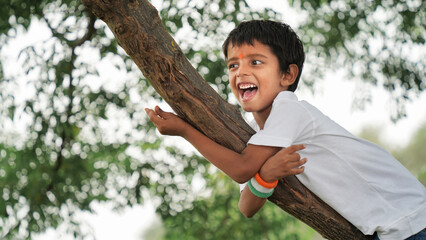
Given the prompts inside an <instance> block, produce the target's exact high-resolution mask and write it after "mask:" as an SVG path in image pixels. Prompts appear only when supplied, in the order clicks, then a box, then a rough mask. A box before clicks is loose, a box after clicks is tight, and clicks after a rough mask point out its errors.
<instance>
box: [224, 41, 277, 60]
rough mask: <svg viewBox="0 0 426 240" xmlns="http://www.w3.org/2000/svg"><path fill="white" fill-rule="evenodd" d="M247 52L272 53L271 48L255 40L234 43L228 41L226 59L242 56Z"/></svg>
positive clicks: (247, 53)
mask: <svg viewBox="0 0 426 240" xmlns="http://www.w3.org/2000/svg"><path fill="white" fill-rule="evenodd" d="M249 54H261V55H265V56H267V55H270V54H272V55H273V52H272V50H271V48H270V47H269V46H268V45H266V44H263V43H261V42H259V41H257V40H255V41H253V44H250V43H242V44H239V45H234V44H232V43H230V44H229V45H228V59H231V58H242V57H244V56H246V55H249Z"/></svg>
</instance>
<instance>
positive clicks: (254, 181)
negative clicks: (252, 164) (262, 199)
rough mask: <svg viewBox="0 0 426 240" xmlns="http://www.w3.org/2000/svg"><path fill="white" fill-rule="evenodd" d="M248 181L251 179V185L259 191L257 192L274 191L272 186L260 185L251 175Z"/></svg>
mask: <svg viewBox="0 0 426 240" xmlns="http://www.w3.org/2000/svg"><path fill="white" fill-rule="evenodd" d="M250 181H251V185H252V186H253V187H254V188H255V189H256V190H257V191H259V192H261V193H271V192H273V191H274V189H273V188H266V187H264V186H262V185H260V184H259V183H258V182H257V181H256V178H254V177H252V178H251V179H250Z"/></svg>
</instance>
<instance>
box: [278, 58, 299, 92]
mask: <svg viewBox="0 0 426 240" xmlns="http://www.w3.org/2000/svg"><path fill="white" fill-rule="evenodd" d="M298 73H299V68H298V67H297V65H296V64H290V65H289V66H288V69H287V72H285V73H283V75H282V77H281V86H283V87H286V88H287V87H288V86H290V85H291V84H293V83H294V81H296V78H297V74H298Z"/></svg>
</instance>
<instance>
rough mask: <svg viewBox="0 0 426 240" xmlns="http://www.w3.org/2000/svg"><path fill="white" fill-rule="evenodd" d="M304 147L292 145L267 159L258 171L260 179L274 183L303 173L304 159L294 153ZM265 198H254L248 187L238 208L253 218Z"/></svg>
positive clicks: (242, 193)
mask: <svg viewBox="0 0 426 240" xmlns="http://www.w3.org/2000/svg"><path fill="white" fill-rule="evenodd" d="M304 148H305V146H304V145H293V146H290V147H287V148H285V149H283V150H281V151H279V152H278V153H277V154H275V155H274V156H272V157H271V158H269V159H268V160H267V161H266V162H265V164H264V165H263V166H262V168H261V169H260V171H259V175H260V177H261V178H262V179H263V180H264V181H266V182H274V181H275V180H276V179H281V178H284V177H287V176H290V175H297V174H300V173H302V172H303V171H304V169H305V167H304V166H302V165H303V164H305V163H306V158H303V159H300V155H299V154H298V153H297V152H296V151H299V150H302V149H304ZM265 202H266V198H260V197H257V196H255V195H254V194H253V193H252V192H251V191H250V189H249V187H248V186H245V187H244V190H243V191H242V192H241V196H240V201H239V202H238V207H239V209H240V211H241V213H242V214H243V215H244V216H246V217H248V218H250V217H252V216H254V215H255V214H256V213H257V212H258V211H259V210H260V209H261V208H262V207H263V205H264V204H265Z"/></svg>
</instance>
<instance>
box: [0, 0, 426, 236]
mask: <svg viewBox="0 0 426 240" xmlns="http://www.w3.org/2000/svg"><path fill="white" fill-rule="evenodd" d="M249 3H250V4H251V5H252V6H253V7H255V8H259V9H261V8H264V7H271V8H273V9H274V10H276V11H278V12H281V13H283V15H284V16H285V17H284V20H285V21H286V22H287V23H289V24H290V25H296V24H297V22H296V21H297V20H296V19H297V16H296V15H295V13H294V12H289V11H288V9H289V7H288V5H287V4H286V3H285V1H279V0H268V1H258V0H250V1H249ZM44 31H45V30H43V28H42V27H41V26H32V27H31V28H30V31H29V33H28V34H27V35H26V36H23V37H20V38H17V39H16V40H13V41H11V42H10V44H9V45H8V46H7V47H6V48H4V50H3V51H2V52H1V56H2V57H3V58H5V57H7V61H8V63H7V64H6V65H5V70H6V73H7V71H11V72H13V71H18V72H19V71H20V69H18V68H17V66H18V64H16V62H17V61H18V60H17V57H18V52H19V51H20V50H21V49H22V48H24V47H25V46H27V45H29V44H31V43H34V42H37V41H41V40H42V39H44V37H45V36H46V35H45V32H44ZM3 58H2V59H3ZM105 71H108V70H107V69H106V70H105ZM105 75H106V76H108V74H107V73H106V74H105ZM114 78H115V77H114ZM324 79H326V80H324V81H322V82H320V83H319V84H317V85H316V86H315V93H314V94H312V93H311V92H310V91H303V90H302V91H299V92H298V96H299V99H303V100H307V101H309V102H310V103H312V104H313V105H315V106H316V107H318V108H319V109H320V110H321V111H323V112H324V113H325V114H326V115H328V116H330V118H331V119H333V120H334V121H336V122H337V123H339V124H340V125H342V126H343V127H344V128H346V129H348V130H349V131H350V132H352V133H354V134H358V133H359V132H360V131H361V130H362V128H363V127H365V126H372V127H376V128H379V129H381V131H382V135H381V139H382V140H383V141H384V142H386V143H389V144H390V145H392V146H399V147H403V146H405V145H406V144H408V143H409V141H410V139H411V138H412V137H413V134H415V132H416V130H417V129H418V128H419V127H420V126H421V125H422V124H424V123H425V122H426V107H425V106H426V93H425V92H424V93H422V94H421V95H420V96H419V98H417V99H415V100H414V101H413V102H411V103H409V104H407V105H406V111H407V117H406V118H404V119H401V120H399V121H398V122H397V123H393V122H392V121H391V120H390V112H391V107H392V106H391V105H390V103H389V102H390V101H389V100H390V99H389V95H387V94H386V92H385V90H384V89H381V88H375V89H373V90H372V96H373V99H372V103H371V104H368V105H367V106H366V107H365V109H363V110H360V109H354V108H353V107H352V104H353V102H352V98H353V96H354V95H355V94H356V92H357V91H362V90H363V87H362V86H360V85H359V84H357V83H354V82H350V81H344V80H343V79H344V73H343V72H342V71H337V72H328V73H327V74H326V76H325V78H324ZM20 93H21V94H22V93H25V92H24V89H21V91H20ZM182 141H183V140H182ZM153 205H154V204H153V203H152V202H151V201H149V200H148V201H147V203H146V204H145V205H144V206H136V207H133V208H130V207H128V208H125V209H123V210H122V211H120V212H115V211H113V210H112V209H113V207H112V206H111V205H109V204H94V205H93V207H94V209H95V211H96V212H97V214H88V213H82V214H81V220H82V221H83V222H85V224H86V226H85V229H86V230H87V231H88V232H93V233H94V235H95V236H97V239H101V240H109V239H126V240H136V239H138V240H140V239H142V238H141V236H142V233H143V231H144V229H146V228H147V227H149V226H150V224H158V221H159V220H158V218H157V217H155V214H154V212H155V211H154V207H153ZM89 226H91V227H89ZM117 229H120V231H117ZM61 232H63V229H59V230H58V231H55V230H52V229H50V230H49V231H47V233H44V234H42V235H39V236H38V237H36V238H35V239H43V240H49V239H52V240H53V239H73V238H72V237H70V236H66V235H61Z"/></svg>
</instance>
